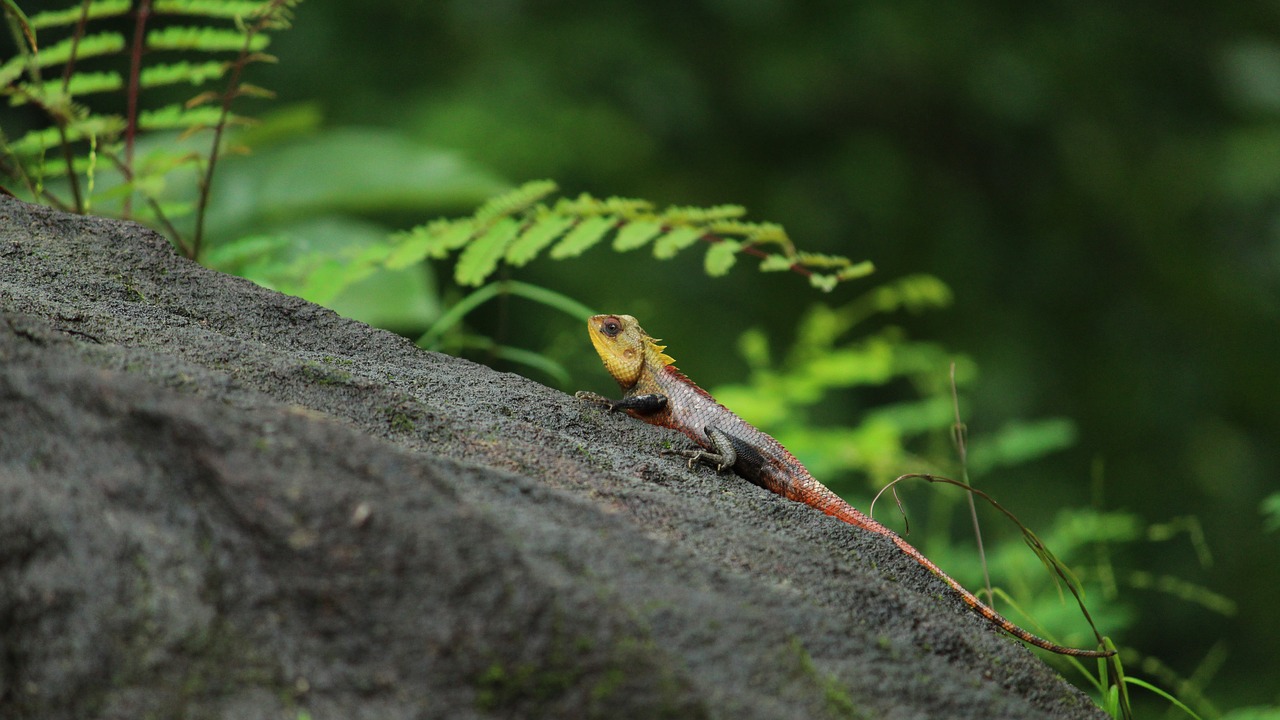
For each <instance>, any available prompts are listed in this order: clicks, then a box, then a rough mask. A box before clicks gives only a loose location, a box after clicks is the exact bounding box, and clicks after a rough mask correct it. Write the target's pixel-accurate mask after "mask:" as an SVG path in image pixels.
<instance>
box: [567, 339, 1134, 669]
mask: <svg viewBox="0 0 1280 720" xmlns="http://www.w3.org/2000/svg"><path fill="white" fill-rule="evenodd" d="M587 329H588V332H589V334H590V336H591V343H592V345H594V346H595V349H596V352H597V353H599V354H600V359H601V360H602V361H604V366H605V369H606V370H608V371H609V374H610V375H612V376H613V379H614V380H616V381H617V382H618V385H620V386H621V387H622V391H623V397H622V399H621V400H617V401H615V400H610V399H609V398H606V397H603V396H601V395H597V394H595V393H591V392H579V393H578V394H577V396H578V397H579V398H581V399H584V400H588V401H590V402H592V403H595V404H598V405H601V406H603V407H606V408H608V409H609V410H611V411H618V410H622V411H626V412H627V413H628V414H630V415H631V416H633V417H636V418H639V419H641V420H643V421H645V422H647V423H652V424H654V425H660V426H662V427H668V428H671V429H673V430H679V431H680V432H682V433H684V434H685V435H688V436H689V438H690V439H692V440H693V441H694V442H695V443H697V444H698V445H699V447H700V449H698V450H673V451H667V452H668V453H670V454H676V455H681V456H683V457H687V458H688V459H689V463H690V465H692V464H693V463H694V462H703V463H706V464H708V465H711V466H713V467H715V469H716V471H717V472H720V471H723V470H724V469H725V468H733V469H734V470H735V471H736V472H737V473H738V474H739V475H741V476H742V477H744V478H746V479H747V480H749V481H751V482H753V483H755V484H756V485H759V486H760V487H763V488H765V489H767V490H771V491H773V492H775V493H777V494H779V495H782V496H783V497H785V498H788V499H790V500H794V501H796V502H802V503H804V504H806V505H809V506H811V507H813V508H816V509H818V510H821V511H822V512H824V513H826V514H828V515H831V516H834V517H836V518H838V519H840V520H843V521H844V522H847V523H849V524H850V525H853V526H854V527H858V528H862V529H863V530H867V531H869V532H873V533H875V534H877V535H883V536H885V537H887V538H889V539H890V540H892V541H893V543H894V544H895V545H897V546H898V548H899V549H901V550H902V552H904V553H906V554H907V555H908V556H910V557H911V558H912V559H913V560H915V561H916V562H918V563H920V564H921V565H923V566H924V567H925V568H926V569H927V570H929V572H931V573H933V574H934V575H936V576H938V577H939V578H940V579H941V580H942V581H943V582H945V583H946V584H947V585H949V586H950V587H951V589H953V590H955V591H956V592H957V593H959V595H960V598H961V599H962V600H964V602H965V603H966V604H967V605H969V607H971V608H973V610H974V611H975V612H977V613H978V614H979V615H981V616H982V617H984V618H986V619H987V620H989V621H990V622H991V623H992V624H994V625H996V626H997V627H999V628H1000V629H1001V630H1004V631H1005V632H1007V633H1009V634H1010V635H1012V636H1014V637H1016V638H1018V639H1020V640H1023V641H1025V642H1028V643H1031V644H1032V645H1035V646H1037V647H1041V648H1044V649H1045V650H1050V651H1052V652H1055V653H1060V654H1062V655H1075V656H1079V657H1108V656H1110V655H1114V654H1115V651H1113V650H1083V649H1078V648H1069V647H1064V646H1062V645H1058V644H1057V643H1053V642H1050V641H1048V640H1045V639H1043V638H1040V637H1037V636H1035V635H1033V634H1031V633H1030V632H1027V631H1026V630H1023V629H1022V628H1020V627H1018V626H1017V625H1015V624H1013V623H1012V622H1010V621H1009V620H1006V619H1005V618H1004V617H1003V616H1001V615H1000V614H999V613H997V612H996V611H995V610H992V609H991V608H990V607H988V606H986V605H984V604H983V603H982V601H981V600H979V599H978V598H977V597H975V596H974V594H973V593H971V592H969V591H968V590H966V589H965V588H964V587H963V586H961V585H960V583H958V582H956V581H955V580H953V579H951V577H950V576H948V575H947V574H946V573H944V572H942V570H941V569H940V568H938V566H937V565H935V564H934V563H933V562H932V561H931V560H929V559H928V558H926V557H925V556H924V555H923V554H922V553H921V552H920V551H919V550H917V549H915V548H914V547H912V546H911V545H910V544H909V543H907V541H906V540H903V539H902V538H901V537H899V536H898V535H897V533H895V532H893V531H892V530H890V529H889V528H887V527H885V526H884V525H881V524H880V523H878V522H876V521H875V520H873V519H872V518H871V517H869V516H867V515H865V514H863V513H862V512H860V511H859V510H857V509H856V508H854V507H853V506H852V505H850V504H849V503H847V502H845V501H844V499H843V498H841V497H840V496H839V495H836V494H835V493H834V492H832V491H831V490H829V489H828V488H827V487H826V486H825V485H823V484H822V483H820V482H818V480H816V479H815V478H814V477H813V476H812V475H810V474H809V471H808V470H807V469H805V467H804V465H801V464H800V461H799V460H797V459H796V458H795V456H793V455H792V454H791V453H790V452H788V451H787V449H786V448H784V447H783V446H782V444H781V443H779V442H778V441H777V440H774V439H773V438H772V437H770V436H769V435H767V434H765V433H764V432H762V431H760V430H758V429H756V428H755V427H754V426H752V425H751V424H750V423H748V422H747V421H745V420H743V419H742V418H740V417H738V416H737V415H735V414H734V413H733V412H732V411H731V410H729V409H728V408H725V407H724V406H723V405H721V404H720V403H718V402H717V401H716V400H715V398H713V397H712V396H711V395H710V393H708V392H707V391H705V390H703V389H702V388H700V387H698V386H697V385H696V384H694V382H693V381H692V380H690V379H689V378H687V377H685V375H684V374H683V373H681V372H680V371H679V370H677V369H676V367H675V364H674V363H675V361H674V360H672V359H671V357H670V356H669V355H667V354H666V353H664V352H663V351H664V350H666V347H665V346H663V345H659V344H658V342H659V341H658V340H656V339H654V338H652V337H650V336H649V335H648V334H646V333H645V331H644V330H643V329H642V328H641V327H640V323H639V322H637V321H636V319H635V318H634V317H631V316H630V315H595V316H593V317H592V318H590V319H589V320H588V321H587Z"/></svg>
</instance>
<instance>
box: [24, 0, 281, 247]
mask: <svg viewBox="0 0 1280 720" xmlns="http://www.w3.org/2000/svg"><path fill="white" fill-rule="evenodd" d="M298 1H299V0H260V1H253V2H250V1H239V2H237V1H229V2H212V1H210V0H158V1H157V2H155V3H154V4H151V3H147V5H149V6H150V12H149V13H145V14H144V15H143V16H142V18H143V20H144V21H145V20H146V19H147V18H149V17H150V16H151V15H153V14H154V15H157V16H175V17H179V18H182V19H183V20H193V21H194V22H195V23H198V24H186V25H183V24H170V25H167V26H165V27H163V28H160V29H148V28H146V27H145V26H144V24H143V23H137V24H135V25H134V26H133V28H132V30H131V31H130V32H132V33H135V34H134V35H132V36H128V35H126V34H124V33H121V32H117V31H114V30H98V29H97V28H98V25H99V23H100V22H101V21H103V20H105V19H107V18H112V17H117V16H120V15H124V14H126V13H129V12H131V11H132V10H133V9H134V4H135V3H134V2H131V1H130V0H86V1H85V2H80V3H75V4H74V5H71V6H69V7H66V8H63V9H58V10H49V11H45V12H40V13H37V14H35V15H32V16H30V17H28V16H26V15H25V14H24V13H23V12H22V11H21V9H19V8H18V6H17V3H16V2H13V1H12V0H6V2H5V4H4V11H5V15H6V17H7V18H8V19H9V21H10V24H11V26H14V27H16V28H17V31H16V32H15V39H16V40H17V44H18V53H17V54H16V55H15V56H14V57H12V58H10V59H9V60H8V61H6V62H5V63H4V64H3V65H0V95H3V96H4V97H6V98H7V99H8V101H9V104H10V105H11V106H15V107H16V106H22V105H32V106H35V107H37V108H39V109H40V111H41V112H42V113H43V115H44V116H45V118H46V121H47V123H48V126H47V127H43V128H32V129H30V130H28V131H26V132H25V133H23V134H22V135H21V136H19V137H16V138H9V137H7V136H4V135H3V134H0V173H3V175H4V176H7V177H8V179H9V181H10V182H11V183H13V184H14V187H13V188H12V189H11V191H12V192H14V193H15V194H17V195H19V196H20V197H25V199H27V200H30V201H35V202H45V203H48V204H51V205H53V206H55V207H59V208H64V209H67V210H71V211H74V212H80V213H84V212H88V211H89V210H90V209H92V210H93V211H95V212H98V213H106V214H114V215H118V216H121V217H126V218H127V217H132V216H134V215H135V208H134V200H135V199H137V198H141V199H142V200H143V204H142V208H141V209H140V210H137V211H136V216H137V217H138V219H141V220H143V221H146V222H149V223H152V224H154V225H156V226H157V227H159V228H161V229H163V230H164V231H165V232H166V233H168V234H169V236H170V239H171V240H173V242H174V243H175V244H177V245H178V246H179V247H180V248H181V249H182V250H183V251H184V252H185V253H186V254H187V255H188V256H191V257H197V256H198V255H199V254H200V251H201V245H202V242H203V238H204V230H205V224H204V221H205V213H206V210H207V207H208V202H209V195H210V186H211V183H212V179H213V171H214V168H215V167H216V165H217V162H218V158H219V155H220V154H221V153H222V152H224V151H225V150H226V149H227V148H226V147H225V143H224V131H225V130H226V129H227V128H229V127H232V126H237V125H244V124H247V123H248V119H247V118H245V117H243V116H240V115H236V114H233V113H231V111H230V107H231V104H232V102H233V101H234V100H236V99H237V98H240V97H243V96H254V97H270V96H271V93H270V92H269V91H267V90H264V89H263V88H260V87H258V86H255V85H252V84H249V83H246V82H243V81H242V80H241V79H240V78H241V75H242V73H243V72H244V70H245V68H246V67H247V66H248V65H250V64H252V63H259V62H264V61H274V58H272V57H270V56H268V55H265V54H263V52H262V51H263V50H264V49H265V48H266V47H267V45H268V44H269V42H270V35H269V33H270V32H272V31H276V30H282V29H284V28H286V27H288V23H289V19H290V14H291V11H292V8H293V7H294V6H295V5H296V4H297V2H298ZM48 34H51V35H53V36H54V37H55V38H58V39H56V40H53V41H52V42H50V41H48V40H47V39H46V38H45V36H46V35H48ZM38 40H39V41H38ZM175 54H180V55H182V56H188V57H189V58H208V59H200V60H195V61H193V60H191V59H179V60H174V59H173V58H174V55H175ZM228 55H229V58H228V57H227V56H228ZM153 60H154V62H153ZM144 61H145V62H146V63H147V64H146V65H145V66H144ZM99 65H100V66H101V67H98V66H99ZM54 70H56V75H57V76H59V77H58V79H45V78H44V73H45V71H54ZM214 81H224V83H223V86H222V87H221V88H220V89H218V90H209V91H204V92H200V93H199V94H197V95H195V96H194V97H192V98H191V99H189V100H188V101H186V102H185V103H178V102H166V101H161V104H159V105H157V106H153V107H147V106H146V105H145V104H144V103H145V101H146V100H147V99H148V97H144V96H143V95H142V90H152V89H154V88H158V87H163V86H169V85H175V84H179V83H184V84H190V85H192V86H193V87H196V88H202V87H204V86H205V85H207V84H208V83H211V82H214ZM121 93H123V94H124V95H125V96H126V97H127V99H128V102H127V103H126V105H127V107H128V109H127V111H126V113H125V114H123V115H117V114H102V113H98V112H95V111H94V110H93V108H92V107H91V106H90V105H89V104H87V102H86V101H87V99H88V98H90V97H101V96H104V95H109V94H121ZM200 131H210V132H211V136H212V138H211V140H210V141H209V142H208V143H207V144H206V145H205V146H204V147H203V148H200V149H193V150H190V151H188V152H185V153H183V154H182V155H181V156H175V154H174V153H172V152H171V151H169V150H168V149H166V148H164V147H163V146H161V147H158V148H157V149H156V150H155V151H154V153H153V154H150V155H139V154H138V153H136V149H137V147H138V146H139V144H140V139H141V138H142V136H143V135H144V134H148V133H152V134H153V133H160V132H173V133H175V135H176V137H178V138H185V137H188V136H191V135H193V134H195V133H198V132H200ZM170 142H173V139H172V138H170ZM55 158H56V159H55ZM175 173H190V177H192V178H194V179H195V183H194V185H195V187H194V191H193V196H194V198H193V200H192V201H190V202H173V201H166V200H165V199H164V198H162V196H161V195H162V193H163V191H164V189H165V187H166V186H167V185H168V184H169V183H170V182H171V181H172V179H173V177H174V175H175ZM191 213H194V215H195V218H194V221H193V228H192V230H191V233H190V236H189V237H188V236H187V235H186V234H184V233H183V232H181V231H179V229H178V228H177V226H176V225H175V224H174V223H175V221H176V220H177V219H178V217H179V216H181V215H186V214H191Z"/></svg>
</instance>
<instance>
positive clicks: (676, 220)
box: [662, 205, 747, 225]
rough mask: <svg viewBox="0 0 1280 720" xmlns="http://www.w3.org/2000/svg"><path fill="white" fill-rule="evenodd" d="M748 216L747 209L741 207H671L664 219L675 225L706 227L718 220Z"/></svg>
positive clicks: (664, 213) (664, 212) (664, 214)
mask: <svg viewBox="0 0 1280 720" xmlns="http://www.w3.org/2000/svg"><path fill="white" fill-rule="evenodd" d="M746 214H747V209H746V208H744V207H742V206H741V205H715V206H712V207H709V208H700V207H670V208H667V209H666V210H665V211H663V213H662V217H663V219H665V220H667V221H668V222H670V223H671V224H673V225H687V224H693V223H697V224H700V225H705V224H708V223H712V222H715V221H717V220H731V219H734V218H740V217H742V216H743V215H746Z"/></svg>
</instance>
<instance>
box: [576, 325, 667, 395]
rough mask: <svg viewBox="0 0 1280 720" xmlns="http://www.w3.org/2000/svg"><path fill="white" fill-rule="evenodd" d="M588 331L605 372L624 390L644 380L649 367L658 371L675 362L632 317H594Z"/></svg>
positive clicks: (663, 347)
mask: <svg viewBox="0 0 1280 720" xmlns="http://www.w3.org/2000/svg"><path fill="white" fill-rule="evenodd" d="M587 332H588V333H589V334H590V335H591V344H592V345H594V346H595V348H596V352H597V353H599V354H600V360H602V361H603V362H604V368H605V370H608V371H609V374H610V375H612V376H613V379H614V380H617V381H618V384H619V385H621V386H622V389H623V390H626V389H628V388H631V387H633V386H634V385H635V384H636V383H637V382H639V381H640V376H641V375H642V374H643V373H644V369H645V366H646V365H648V366H649V367H654V368H658V367H665V366H667V365H670V364H672V363H673V362H675V361H674V360H672V359H671V357H670V356H669V355H667V354H665V353H663V352H662V351H663V350H665V349H666V347H665V346H663V345H659V344H658V341H657V340H655V339H654V338H651V337H649V335H648V334H647V333H645V331H644V329H643V328H641V327H640V322H639V321H638V320H636V319H635V318H633V317H631V316H630V315H594V316H592V317H591V319H590V320H587Z"/></svg>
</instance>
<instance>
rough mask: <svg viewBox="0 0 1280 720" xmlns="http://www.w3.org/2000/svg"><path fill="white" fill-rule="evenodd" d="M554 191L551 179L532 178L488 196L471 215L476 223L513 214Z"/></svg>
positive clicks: (554, 185) (554, 187)
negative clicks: (515, 186) (497, 194)
mask: <svg viewBox="0 0 1280 720" xmlns="http://www.w3.org/2000/svg"><path fill="white" fill-rule="evenodd" d="M555 191H556V184H555V183H554V182H552V181H551V180H532V181H530V182H527V183H525V184H523V185H521V186H520V187H518V188H516V189H515V190H512V191H510V192H506V193H503V194H501V195H499V196H497V197H494V198H490V199H489V200H488V201H486V202H485V204H483V205H481V206H480V209H479V210H476V212H475V214H474V215H472V217H474V218H475V220H476V222H477V223H480V224H485V223H488V222H489V221H491V220H496V219H497V218H500V217H504V216H507V215H514V214H516V213H518V212H521V211H523V210H524V209H525V208H527V207H529V206H530V205H533V204H534V203H536V202H538V201H539V200H541V199H542V198H544V197H546V196H548V195H550V194H551V193H553V192H555Z"/></svg>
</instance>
